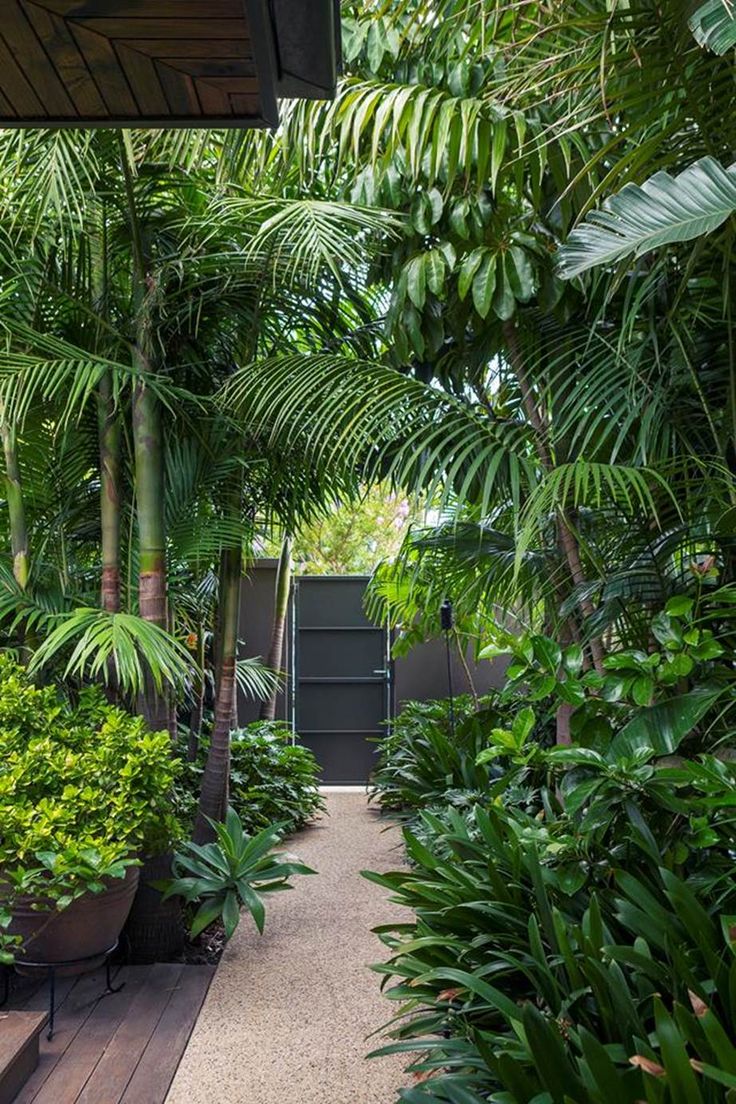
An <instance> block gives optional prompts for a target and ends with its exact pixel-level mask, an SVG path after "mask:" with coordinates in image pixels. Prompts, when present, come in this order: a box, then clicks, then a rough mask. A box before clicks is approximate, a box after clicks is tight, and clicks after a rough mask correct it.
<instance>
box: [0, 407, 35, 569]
mask: <svg viewBox="0 0 736 1104" xmlns="http://www.w3.org/2000/svg"><path fill="white" fill-rule="evenodd" d="M0 434H2V440H3V452H4V454H5V494H6V497H7V500H8V514H9V515H10V549H11V552H12V555H13V575H14V576H15V581H16V582H17V584H18V586H19V587H20V589H21V590H26V588H27V587H28V577H29V573H30V557H29V553H28V527H27V525H26V511H25V506H24V503H23V486H22V484H21V480H20V469H19V467H18V450H17V445H16V439H15V431H14V430H13V429H12V427H11V426H9V425H8V423H7V421H6V420H5V417H4V414H3V416H2V419H1V420H0Z"/></svg>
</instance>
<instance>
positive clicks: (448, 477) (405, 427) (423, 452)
mask: <svg viewBox="0 0 736 1104" xmlns="http://www.w3.org/2000/svg"><path fill="white" fill-rule="evenodd" d="M221 401H222V402H223V404H224V406H225V408H226V409H229V410H230V411H231V412H232V414H233V416H235V417H236V418H238V419H242V420H243V423H244V424H246V425H248V426H249V427H250V429H251V431H252V430H253V428H254V427H255V428H256V430H257V432H259V433H260V434H262V435H263V437H264V439H266V440H268V442H269V445H270V447H272V448H274V449H275V450H277V451H280V450H283V452H284V453H285V454H286V455H287V456H288V454H289V453H290V452H292V451H296V452H298V453H299V454H300V455H301V456H303V457H305V458H306V459H307V462H308V463H309V464H311V465H312V466H313V468H314V471H315V473H316V474H317V477H318V478H319V479H321V480H322V481H324V483H325V485H327V484H328V483H329V481H330V480H333V479H334V478H335V476H336V475H338V474H339V473H340V472H343V473H348V472H355V470H356V468H358V469H359V470H361V471H363V473H364V474H366V475H368V477H369V478H374V477H377V476H382V477H383V478H386V477H388V478H390V479H392V480H394V481H395V482H396V483H397V484H399V485H402V486H405V487H407V488H409V489H411V490H414V491H420V492H423V493H427V494H429V495H430V496H432V495H433V494H434V493H435V492H437V491H438V490H440V489H441V491H442V493H443V494H444V495H455V496H457V497H458V498H466V499H473V500H475V501H477V502H478V503H479V504H480V509H481V511H482V512H483V513H487V512H488V510H489V509H490V502H491V499H492V496H493V494H494V493H495V491H496V489H498V488H505V492H506V493H509V494H510V495H511V496H512V498H513V499H514V500H515V501H517V502H518V501H519V500H520V497H521V493H522V487H524V486H528V485H529V484H530V483H531V484H533V483H534V482H535V479H536V476H535V471H536V466H535V462H534V458H533V454H532V451H531V448H530V435H529V431H528V428H527V426H526V425H525V424H524V423H521V422H517V421H513V420H503V419H495V418H493V417H491V416H489V415H488V414H487V412H486V411H484V410H483V409H481V408H473V407H471V406H469V405H468V404H466V403H465V402H463V401H462V400H460V399H456V398H453V397H452V396H449V395H447V394H444V393H442V392H440V391H438V390H436V389H435V388H432V387H427V386H426V385H425V384H422V383H420V382H419V381H417V380H414V379H410V378H409V377H407V376H405V375H403V374H402V373H401V372H397V371H395V370H394V369H391V368H387V367H384V366H382V365H379V364H373V363H370V362H365V361H356V360H350V359H347V358H344V357H336V356H328V355H326V354H319V355H314V356H294V357H282V358H279V359H277V360H272V361H264V362H260V363H259V364H257V365H252V366H248V367H247V368H243V369H241V370H240V371H238V372H236V373H235V374H234V375H233V376H232V378H231V379H230V380H229V381H228V383H227V384H226V386H225V388H224V389H223V391H222V394H221Z"/></svg>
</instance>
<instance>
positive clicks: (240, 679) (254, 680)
mask: <svg viewBox="0 0 736 1104" xmlns="http://www.w3.org/2000/svg"><path fill="white" fill-rule="evenodd" d="M235 678H236V680H237V683H238V687H239V688H240V690H241V692H242V693H243V694H245V696H246V698H249V699H250V700H251V701H268V699H269V698H270V697H271V695H272V694H273V692H274V691H275V690H278V689H279V688H280V686H281V679H280V677H279V675H278V672H276V671H272V670H271V668H270V667H266V665H265V664H264V663H263V661H262V660H261V658H260V656H249V657H248V658H247V659H239V660H238V661H237V663H236V665H235Z"/></svg>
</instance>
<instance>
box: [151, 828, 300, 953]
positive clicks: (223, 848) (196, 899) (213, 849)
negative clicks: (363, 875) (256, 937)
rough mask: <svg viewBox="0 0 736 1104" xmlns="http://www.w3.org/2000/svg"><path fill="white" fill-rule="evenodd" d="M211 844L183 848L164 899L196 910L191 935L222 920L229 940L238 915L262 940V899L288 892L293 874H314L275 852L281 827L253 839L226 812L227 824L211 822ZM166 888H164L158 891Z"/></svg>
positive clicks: (266, 829) (259, 834)
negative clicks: (249, 922)
mask: <svg viewBox="0 0 736 1104" xmlns="http://www.w3.org/2000/svg"><path fill="white" fill-rule="evenodd" d="M210 826H211V828H212V830H213V832H214V834H215V839H214V840H212V841H211V842H210V843H206V844H196V843H185V844H183V845H182V847H181V849H180V850H179V851H177V852H176V855H175V856H174V863H173V871H174V874H175V877H174V879H173V880H172V881H170V882H167V883H165V895H164V896H165V898H168V897H174V896H177V897H182V898H183V899H184V901H185V902H186V903H187V904H188V905H198V908H197V910H196V912H195V913H194V916H193V919H192V924H191V933H192V936H197V935H199V934H200V932H203V931H204V929H205V928H208V927H209V926H210V925H211V924H214V923H215V921H217V920H222V923H223V926H224V929H225V936H226V938H227V939H230V938H231V936H232V935H233V933H234V931H235V929H236V928H237V926H238V924H239V923H240V912H241V909H243V908H245V909H247V910H248V912H249V913H250V914H251V916H252V917H253V920H254V921H255V924H256V927H257V928H258V931H259V932H260V933H261V934H263V929H264V925H265V921H266V910H265V905H264V902H263V895H264V894H266V893H276V892H278V891H280V890H286V889H292V888H293V887H292V886H291V885H290V884H289V878H290V877H292V875H294V874H315V873H316V871H315V870H312V869H310V867H308V866H305V865H304V863H301V862H299V860H298V859H295V858H294V857H293V856H290V855H288V854H286V853H285V852H280V851H274V850H273V849H274V847H276V846H277V844H278V843H279V842H280V841H281V835H282V829H283V825H278V824H276V825H273V826H271V827H269V828H264V829H263V830H262V831H261V832H258V833H257V834H255V835H252V836H251V835H249V834H248V833H247V832H245V831H244V829H243V824H242V822H241V820H240V817H239V816H238V814H237V813H236V812H235V810H234V809H232V808H229V809H228V811H227V816H226V819H225V822H224V823H222V822H219V821H210ZM162 888H164V885H162Z"/></svg>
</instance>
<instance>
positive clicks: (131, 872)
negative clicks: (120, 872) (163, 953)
mask: <svg viewBox="0 0 736 1104" xmlns="http://www.w3.org/2000/svg"><path fill="white" fill-rule="evenodd" d="M138 877H139V875H138V868H137V867H135V866H129V867H128V870H127V872H126V875H125V877H124V878H110V879H108V881H107V882H106V886H107V888H106V889H104V890H103V891H102V893H85V895H84V896H83V897H78V898H77V900H76V901H72V903H71V905H69V907H68V908H65V909H63V910H62V911H61V912H57V911H56V910H55V909H52V908H48V907H46V908H44V907H43V905H44V904H48V902H44V901H43V900H40V899H38V898H32V897H23V898H21V899H20V901H18V902H17V903H16V904H15V905H14V907H13V920H12V922H11V925H10V933H11V935H20V936H22V938H23V944H22V947H21V949H20V953H19V955H18V957H17V961H16V969H17V970H18V971H19V973H24V972H26V971H25V970H24V968H23V959H24V958H27V959H29V960H30V961H32V962H44V963H56V962H70V963H72V965H70V966H63V967H60V968H59V971H58V973H59V975H60V976H66V977H69V976H73V975H74V974H83V973H85V972H86V971H87V970H94V969H95V968H96V967H97V966H100V965H102V963H103V962H104V961H105V951H108V950H109V949H110V947H112V946H114V944H115V942H116V940H117V939H118V937H119V936H120V933H121V931H122V930H123V925H124V924H125V921H126V920H127V918H128V913H129V912H130V907H131V905H132V904H133V898H134V897H135V891H136V889H137V888H138ZM33 905H36V906H38V905H40V906H41V908H38V907H36V908H34V907H32V906H33ZM75 960H84V961H78V962H77V961H75ZM27 969H28V971H31V972H32V970H31V967H28V968H27Z"/></svg>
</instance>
